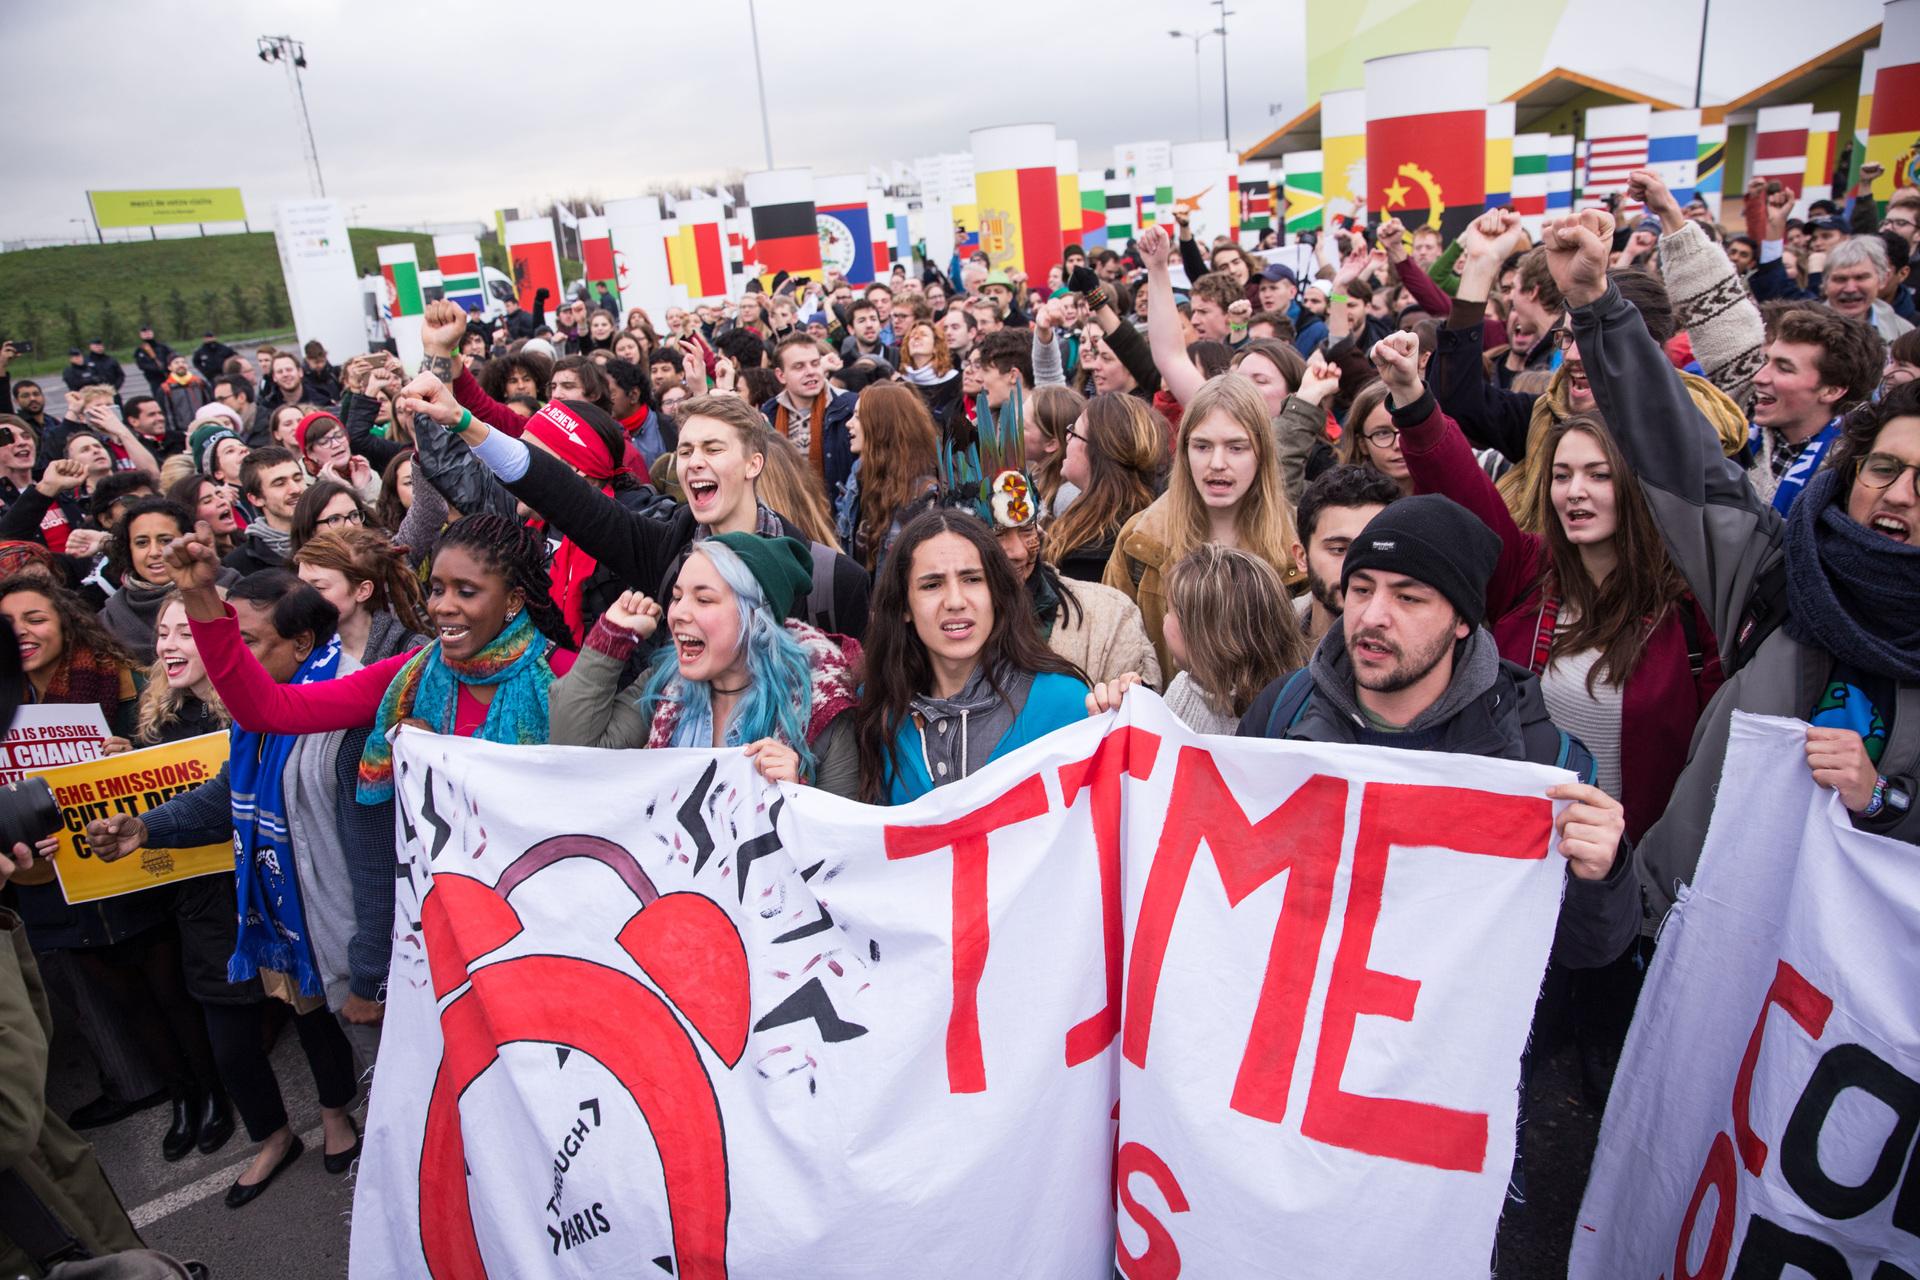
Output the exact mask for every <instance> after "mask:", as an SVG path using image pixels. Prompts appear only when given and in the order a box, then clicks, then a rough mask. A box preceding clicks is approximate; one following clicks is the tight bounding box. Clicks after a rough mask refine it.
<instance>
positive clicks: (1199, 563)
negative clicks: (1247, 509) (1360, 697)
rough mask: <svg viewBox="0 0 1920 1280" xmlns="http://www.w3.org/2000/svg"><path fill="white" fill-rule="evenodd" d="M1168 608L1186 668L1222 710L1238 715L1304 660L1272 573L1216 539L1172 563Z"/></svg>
mask: <svg viewBox="0 0 1920 1280" xmlns="http://www.w3.org/2000/svg"><path fill="white" fill-rule="evenodd" d="M1167 612H1169V613H1172V614H1174V615H1176V616H1177V617H1178V618H1179V619H1180V635H1181V638H1182V639H1183V640H1184V641H1185V644H1186V650H1187V674H1188V675H1190V676H1192V677H1193V682H1194V683H1195V684H1197V685H1199V686H1200V692H1201V693H1202V694H1204V695H1205V696H1206V699H1207V701H1208V702H1209V703H1211V704H1212V706H1213V709H1214V710H1215V711H1218V712H1219V713H1221V714H1222V715H1231V716H1235V717H1238V716H1243V715H1245V714H1246V713H1247V708H1248V707H1250V706H1252V705H1253V700H1254V698H1256V697H1257V696H1259V693H1260V691H1261V690H1262V689H1264V688H1266V687H1267V685H1268V684H1270V683H1272V682H1273V681H1274V680H1276V679H1278V678H1279V677H1280V676H1282V675H1285V674H1286V673H1287V672H1289V671H1292V670H1295V669H1296V668H1299V667H1303V666H1305V665H1306V662H1307V658H1308V657H1309V656H1310V654H1311V652H1312V646H1311V645H1309V644H1308V643H1307V637H1306V633H1305V632H1304V631H1302V630H1301V629H1300V619H1299V616H1298V615H1297V614H1295V613H1294V611H1293V604H1292V602H1291V601H1290V600H1289V599H1288V597H1287V588H1286V584H1285V583H1283V582H1282V581H1281V580H1280V574H1279V572H1278V571H1277V570H1275V569H1274V567H1273V566H1272V565H1270V564H1268V563H1267V562H1266V561H1265V560H1262V559H1261V558H1260V557H1259V556H1255V555H1249V554H1248V553H1246V552H1245V551H1241V550H1239V549H1237V548H1235V547H1223V546H1221V545H1220V544H1219V543H1217V542H1203V543H1201V544H1200V545H1199V546H1197V547H1195V548H1194V549H1193V550H1192V551H1189V552H1188V553H1187V554H1186V555H1184V556H1182V557H1181V558H1180V559H1179V560H1177V561H1175V562H1174V566H1173V568H1172V569H1171V570H1169V571H1168V573H1167Z"/></svg>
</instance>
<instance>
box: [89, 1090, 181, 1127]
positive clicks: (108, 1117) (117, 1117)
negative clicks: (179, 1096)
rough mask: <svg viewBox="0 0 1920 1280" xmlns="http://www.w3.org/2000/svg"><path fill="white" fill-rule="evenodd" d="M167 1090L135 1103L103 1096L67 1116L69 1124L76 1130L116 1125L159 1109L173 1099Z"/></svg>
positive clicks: (149, 1095)
mask: <svg viewBox="0 0 1920 1280" xmlns="http://www.w3.org/2000/svg"><path fill="white" fill-rule="evenodd" d="M172 1096H173V1095H171V1094H170V1093H168V1092H167V1091H166V1090H165V1089H162V1090H160V1091H159V1092H158V1093H151V1094H148V1095H147V1096H146V1097H144V1098H141V1099H139V1100H138V1101H135V1102H125V1101H122V1100H121V1099H119V1098H109V1097H107V1096H106V1095H105V1094H101V1095H100V1096H99V1097H97V1098H95V1099H94V1100H93V1101H92V1102H86V1103H82V1104H81V1105H79V1106H77V1107H75V1108H74V1109H73V1111H72V1113H71V1114H69V1115H68V1116H67V1124H68V1125H69V1126H71V1127H73V1128H75V1129H98V1128H100V1127H101V1126H102V1125H109V1124H115V1123H117V1122H119V1121H121V1120H125V1119H126V1118H127V1117H128V1116H130V1115H134V1114H136V1113H138V1112H141V1111H145V1110H146V1109H147V1108H148V1107H157V1106H159V1105H160V1104H161V1103H163V1102H165V1101H166V1100H167V1099H168V1098H170V1097H172Z"/></svg>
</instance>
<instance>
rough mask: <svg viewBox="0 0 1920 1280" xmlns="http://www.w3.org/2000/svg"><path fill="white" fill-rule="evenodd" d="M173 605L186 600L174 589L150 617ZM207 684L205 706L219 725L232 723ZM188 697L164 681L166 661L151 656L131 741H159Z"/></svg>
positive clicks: (216, 692) (144, 743)
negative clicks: (207, 691) (208, 692)
mask: <svg viewBox="0 0 1920 1280" xmlns="http://www.w3.org/2000/svg"><path fill="white" fill-rule="evenodd" d="M221 594H222V595H225V594H226V593H225V592H222V593H221ZM175 605H179V606H180V607H181V608H182V609H185V608H186V607H187V602H186V601H185V600H183V599H181V598H180V593H179V592H178V591H169V592H168V593H167V596H166V598H165V599H164V600H162V601H161V602H160V608H159V610H158V611H157V612H156V613H155V614H154V615H153V616H154V620H155V621H156V622H158V621H159V619H160V618H161V617H162V616H163V615H165V613H166V612H167V610H169V609H171V608H173V607H174V606H175ZM207 684H208V688H209V690H210V696H209V697H208V698H207V699H206V703H207V709H208V710H210V711H212V712H213V715H214V718H215V719H216V720H218V721H219V722H220V724H221V725H222V726H223V727H224V726H226V725H230V724H232V723H233V716H232V714H231V713H230V712H228V710H227V704H226V703H224V702H222V701H221V700H220V692H219V690H217V689H213V688H212V684H213V682H212V681H208V682H207ZM190 696H192V695H191V694H190V693H189V692H188V691H187V690H184V689H176V688H174V687H173V686H172V685H169V684H168V683H167V664H166V662H165V661H163V660H162V659H159V658H155V659H154V660H153V665H152V666H151V667H149V668H147V687H146V688H145V689H142V690H141V691H140V704H139V711H138V715H137V717H136V718H135V720H134V728H133V740H134V741H135V742H138V743H139V744H140V745H141V746H144V747H150V746H152V745H154V744H155V743H156V742H160V741H162V740H163V739H164V738H165V737H166V732H167V730H168V729H170V728H172V727H173V725H174V724H176V723H177V722H178V721H179V719H180V708H181V705H182V704H183V703H185V702H186V700H187V699H188V698H189V697H190Z"/></svg>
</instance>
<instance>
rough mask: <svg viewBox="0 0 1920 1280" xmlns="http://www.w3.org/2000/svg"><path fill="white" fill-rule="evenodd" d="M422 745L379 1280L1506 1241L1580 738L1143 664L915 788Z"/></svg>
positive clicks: (408, 801) (1467, 1263) (408, 839)
mask: <svg viewBox="0 0 1920 1280" xmlns="http://www.w3.org/2000/svg"><path fill="white" fill-rule="evenodd" d="M395 763H396V772H397V777H398V796H399V803H398V806H397V807H398V810H399V818H398V822H399V827H400V837H401V842H402V844H401V862H400V865H399V866H398V868H397V875H398V877H399V881H400V883H399V886H398V893H397V895H396V899H397V919H396V937H395V944H394V958H393V968H392V974H391V978H390V984H389V999H388V1005H387V1019H386V1025H385V1030H384V1034H383V1039H382V1044H381V1052H380V1061H379V1066H378V1071H377V1075H376V1079H375V1086H374V1090H373V1099H374V1101H373V1110H372V1113H371V1115H370V1117H369V1123H368V1128H367V1147H366V1154H365V1156H364V1158H363V1160H362V1165H361V1174H360V1180H359V1184H358V1186H357V1188H356V1197H355V1207H354V1229H353V1251H352V1274H353V1275H354V1276H355V1277H362V1278H367V1280H371V1278H372V1277H386V1276H394V1275H406V1276H428V1277H434V1278H435V1280H476V1278H478V1277H482V1276H495V1277H507V1276H515V1277H525V1276H541V1277H545V1276H556V1277H557V1276H566V1277H574V1276H579V1277H586V1276H616V1275H617V1276H648V1275H661V1276H677V1277H692V1278H694V1280H710V1278H717V1277H788V1276H807V1277H828V1278H832V1277H855V1276H876V1275H887V1276H915V1277H920V1276H927V1277H941V1276H955V1277H959V1276H981V1275H996V1276H1047V1277H1057V1276H1058V1277H1076V1276H1085V1277H1105V1276H1109V1275H1112V1274H1113V1273H1114V1272H1115V1271H1116V1269H1117V1270H1118V1271H1119V1273H1121V1274H1122V1275H1124V1276H1126V1277H1127V1278H1128V1280H1145V1278H1146V1277H1173V1276H1181V1275H1186V1276H1221V1277H1235V1276H1244V1275H1249V1274H1271V1273H1274V1272H1276V1271H1286V1272H1289V1273H1291V1274H1299V1275H1315V1276H1321V1275H1408V1274H1419V1275H1422V1276H1431V1277H1456V1276H1457V1277H1468V1276H1476V1277H1484V1276H1485V1275H1486V1274H1487V1268H1488V1260H1489V1258H1490V1256H1491V1248H1492V1241H1493V1234H1494V1228H1495V1224H1496V1222H1497V1220H1498V1217H1499V1214H1500V1209H1501V1204H1502V1200H1503V1196H1504V1191H1505V1188H1506V1183H1507V1176H1508V1173H1509V1170H1510V1168H1511V1165H1512V1160H1513V1147H1514V1123H1515V1096H1516V1085H1517V1080H1518V1066H1519V1059H1520V1055H1521V1052H1522V1049H1523V1047H1524V1045H1525V1042H1526V1035H1527V1028H1528V1024H1529V1021H1530V1019H1531V1015H1532V1008H1533V1001H1534V996H1535V993H1536V991H1537V990H1538V986H1539V981H1540V975H1541V973H1542V971H1543V969H1544V967H1545V962H1546V955H1547V950H1548V947H1549V944H1550V942H1551V940H1552V936H1553V931H1554V924H1555V918H1556V908H1557V905H1558V902H1559V900H1560V894H1561V886H1562V881H1563V877H1564V875H1565V871H1564V863H1563V860H1562V859H1561V858H1559V856H1558V855H1556V854H1552V853H1551V852H1550V850H1549V846H1550V844H1551V835H1552V817H1553V806H1552V804H1551V803H1550V802H1549V801H1547V800H1546V799H1545V798H1544V796H1543V794H1542V793H1543V792H1544V790H1545V788H1546V787H1548V786H1550V785H1552V784H1553V783H1554V782H1556V781H1559V780H1561V779H1562V778H1564V777H1565V776H1566V775H1564V774H1563V773H1561V772H1560V771H1557V770H1552V769H1542V768H1536V767H1534V766H1530V765H1521V764H1515V763H1511V762H1505V761H1490V760H1481V759H1477V758H1469V757H1461V756H1431V755H1425V754H1421V753H1413V752H1400V751H1381V750H1370V749H1362V748H1337V747H1336V748H1329V747H1314V746H1306V745H1302V744H1293V743H1269V742H1242V741H1236V740H1232V739H1223V738H1202V737H1199V736H1196V735H1194V734H1192V733H1191V732H1189V731H1188V730H1186V729H1185V728H1184V727H1182V726H1181V725H1180V724H1179V723H1178V722H1177V721H1176V720H1174V719H1173V717H1172V716H1171V715H1170V714H1169V713H1168V712H1167V711H1166V709H1165V708H1164V707H1163V706H1162V705H1161V703H1160V702H1159V701H1158V700H1157V699H1155V698H1153V697H1152V696H1150V695H1145V694H1135V695H1133V696H1131V697H1130V698H1129V700H1128V702H1127V704H1126V706H1125V707H1124V708H1123V709H1122V711H1121V712H1119V713H1118V714H1117V715H1114V716H1110V717H1105V718H1102V719H1100V720H1096V721H1088V722H1086V723H1084V724H1081V725H1077V726H1075V727H1073V728H1071V729H1067V730H1063V731H1061V732H1059V733H1056V734H1054V735H1052V736H1050V737H1048V738H1046V739H1044V740H1043V741H1041V742H1038V743H1035V744H1033V745H1031V746H1029V747H1027V748H1025V749H1023V750H1021V751H1019V752H1016V753H1014V754H1012V755H1010V756H1009V757H1007V758H1006V759H1004V760H1000V761H997V762H995V763H994V764H993V765H991V766H989V767H988V768H987V769H985V770H983V771H982V772H981V773H979V774H978V775H976V776H974V777H973V778H970V779H967V780H966V781H964V782H961V783H957V784H955V785H953V786H950V787H946V788H942V789H940V790H939V791H937V792H935V793H934V794H932V795H930V796H927V797H924V798H923V799H921V800H920V801H917V802H915V803H914V804H912V805H907V806H903V807H901V808H897V809H883V808H874V807H869V806H864V805H858V804H853V803H850V802H848V801H844V800H840V799H837V798H835V797H833V796H829V795H824V794H821V793H819V792H817V791H814V790H813V789H811V788H807V787H793V786H785V787H782V786H774V785H771V784H767V783H765V782H763V781H762V780H761V779H760V778H759V777H758V775H757V774H755V773H754V772H753V771H752V769H751V767H750V766H749V764H748V763H747V762H746V760H745V759H744V758H743V757H741V756H740V754H739V753H737V752H712V751H625V752H612V751H591V750H585V749H577V748H559V747H540V748H514V749H509V748H503V747H498V746H493V745H490V744H486V743H477V742H472V741H466V740H458V739H450V738H441V737H436V736H433V735H430V734H424V733H421V732H419V731H417V730H413V729H406V730H403V731H402V732H401V733H400V735H399V737H398V739H397V741H396V747H395Z"/></svg>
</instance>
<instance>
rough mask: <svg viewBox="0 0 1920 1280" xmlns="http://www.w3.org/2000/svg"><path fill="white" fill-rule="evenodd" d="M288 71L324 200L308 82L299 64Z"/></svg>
mask: <svg viewBox="0 0 1920 1280" xmlns="http://www.w3.org/2000/svg"><path fill="white" fill-rule="evenodd" d="M302 56H304V55H302ZM288 69H289V70H291V71H292V72H293V89H294V92H295V93H297V94H298V95H299V96H300V123H302V124H304V125H305V126H306V127H307V160H308V162H309V163H310V164H312V165H313V181H314V185H315V186H317V187H319V188H320V197H321V199H323V200H324V199H325V198H326V195H327V180H326V179H325V178H324V177H322V176H321V174H320V147H319V144H317V143H316V142H315V141H314V140H313V117H312V116H310V115H308V114H307V86H306V82H305V81H304V80H302V79H301V76H300V67H299V64H297V63H291V62H290V63H289V68H288Z"/></svg>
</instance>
